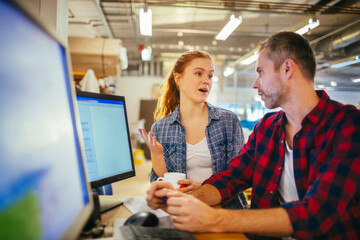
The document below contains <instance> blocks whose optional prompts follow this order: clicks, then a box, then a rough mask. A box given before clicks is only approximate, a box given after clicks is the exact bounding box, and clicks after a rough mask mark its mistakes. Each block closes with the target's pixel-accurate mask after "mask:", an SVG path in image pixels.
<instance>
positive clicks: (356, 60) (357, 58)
mask: <svg viewBox="0 0 360 240" xmlns="http://www.w3.org/2000/svg"><path fill="white" fill-rule="evenodd" d="M359 62H360V56H355V57H352V58H351V59H349V60H348V61H344V62H340V63H336V64H333V65H331V68H342V67H346V66H350V65H353V64H355V63H359Z"/></svg>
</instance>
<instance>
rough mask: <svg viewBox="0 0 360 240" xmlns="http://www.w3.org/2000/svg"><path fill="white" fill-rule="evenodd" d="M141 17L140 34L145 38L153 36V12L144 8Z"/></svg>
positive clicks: (141, 10)
mask: <svg viewBox="0 0 360 240" xmlns="http://www.w3.org/2000/svg"><path fill="white" fill-rule="evenodd" d="M139 17H140V34H141V35H144V36H152V12H151V10H150V9H149V8H148V9H147V11H144V9H143V8H141V9H140V12H139Z"/></svg>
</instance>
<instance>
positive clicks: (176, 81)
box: [174, 73, 181, 86]
mask: <svg viewBox="0 0 360 240" xmlns="http://www.w3.org/2000/svg"><path fill="white" fill-rule="evenodd" d="M174 81H175V83H176V85H177V86H180V85H181V75H180V74H179V73H175V74H174Z"/></svg>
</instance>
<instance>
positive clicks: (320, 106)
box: [302, 90, 330, 125]
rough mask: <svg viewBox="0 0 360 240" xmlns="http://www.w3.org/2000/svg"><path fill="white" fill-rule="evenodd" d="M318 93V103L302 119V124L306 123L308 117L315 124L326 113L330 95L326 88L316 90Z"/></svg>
mask: <svg viewBox="0 0 360 240" xmlns="http://www.w3.org/2000/svg"><path fill="white" fill-rule="evenodd" d="M316 94H317V95H318V97H319V98H320V100H319V102H318V103H317V105H316V106H315V107H314V108H313V109H312V110H311V111H310V113H308V114H307V115H306V116H305V118H304V119H303V121H302V125H304V124H305V123H306V119H309V121H310V122H311V123H313V124H315V123H317V122H319V120H320V119H321V118H322V116H323V115H324V114H325V112H326V111H325V110H326V108H327V106H328V103H329V99H330V98H329V96H328V95H327V93H326V92H325V91H324V90H316Z"/></svg>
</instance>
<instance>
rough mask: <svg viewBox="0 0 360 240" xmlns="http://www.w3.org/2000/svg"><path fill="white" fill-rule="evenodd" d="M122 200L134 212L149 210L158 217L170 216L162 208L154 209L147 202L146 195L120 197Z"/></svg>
mask: <svg viewBox="0 0 360 240" xmlns="http://www.w3.org/2000/svg"><path fill="white" fill-rule="evenodd" d="M119 200H120V201H122V202H124V205H125V206H126V207H127V208H128V209H129V210H130V211H131V212H132V213H137V212H143V211H148V212H152V213H154V214H155V215H156V216H157V217H158V218H160V217H166V216H169V214H168V213H166V212H164V211H163V210H161V209H157V210H153V209H151V208H150V207H149V206H148V205H147V203H146V197H131V198H120V199H119Z"/></svg>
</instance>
